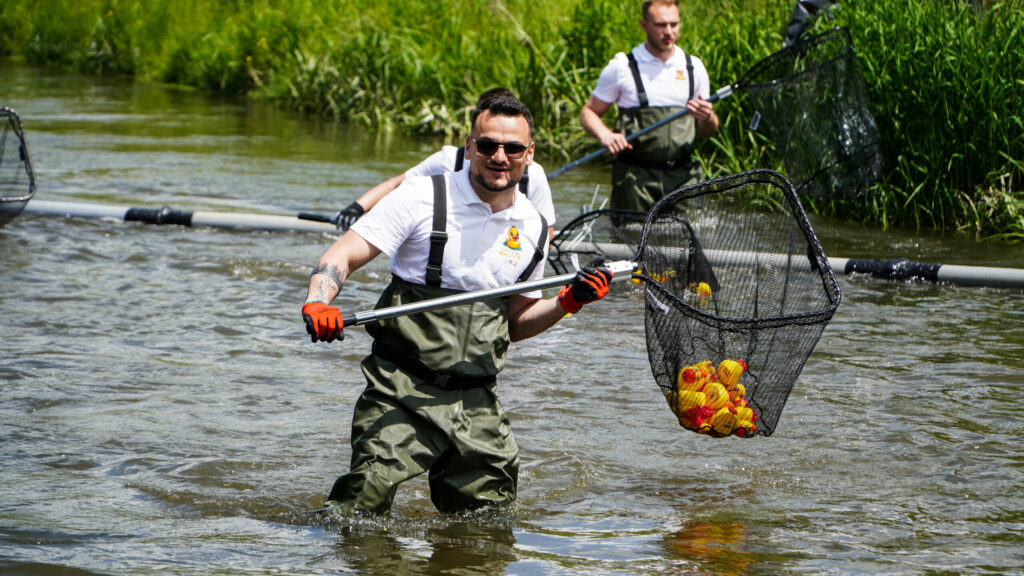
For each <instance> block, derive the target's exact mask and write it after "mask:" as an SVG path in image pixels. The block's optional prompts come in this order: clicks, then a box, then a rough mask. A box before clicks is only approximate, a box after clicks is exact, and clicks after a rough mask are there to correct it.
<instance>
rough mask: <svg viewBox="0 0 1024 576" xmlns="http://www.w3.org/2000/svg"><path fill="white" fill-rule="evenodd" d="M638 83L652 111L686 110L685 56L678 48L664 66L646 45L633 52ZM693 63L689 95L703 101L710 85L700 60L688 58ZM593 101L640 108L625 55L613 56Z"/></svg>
mask: <svg viewBox="0 0 1024 576" xmlns="http://www.w3.org/2000/svg"><path fill="white" fill-rule="evenodd" d="M633 56H634V57H635V58H636V64H637V69H639V70H640V79H641V80H642V81H643V84H644V90H645V91H646V92H647V102H648V104H649V105H651V106H654V107H663V106H686V101H687V99H688V98H689V96H690V80H689V77H688V76H687V72H686V54H685V53H683V50H682V49H681V48H679V46H676V47H675V52H674V53H673V54H672V57H671V58H669V59H668V61H667V62H662V61H661V60H659V59H658V58H656V57H655V56H654V55H653V54H651V53H650V52H649V51H648V50H647V45H646V44H640V45H639V46H637V47H636V48H633ZM690 58H691V60H692V61H693V93H694V97H696V96H703V97H704V99H705V100H706V99H707V98H708V97H710V95H711V82H710V80H708V71H707V69H706V68H705V67H704V63H703V62H701V61H700V58H697V57H696V56H693V55H691V56H690ZM593 94H594V97H596V98H597V99H598V100H601V101H603V102H607V103H609V104H618V105H619V107H620V108H636V107H638V106H640V97H639V96H638V95H637V91H636V81H635V80H634V79H633V73H632V72H631V71H630V70H629V58H628V57H627V56H626V53H625V52H619V53H618V54H616V55H615V56H614V57H613V58H612V59H611V61H610V62H609V63H608V65H607V66H605V67H604V70H602V71H601V76H600V78H598V80H597V87H595V88H594V92H593Z"/></svg>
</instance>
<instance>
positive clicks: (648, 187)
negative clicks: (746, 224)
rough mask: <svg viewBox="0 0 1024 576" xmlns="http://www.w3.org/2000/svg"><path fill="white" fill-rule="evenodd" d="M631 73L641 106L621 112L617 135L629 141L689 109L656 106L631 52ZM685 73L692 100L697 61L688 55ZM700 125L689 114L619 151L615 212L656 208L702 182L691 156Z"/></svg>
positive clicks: (614, 178)
mask: <svg viewBox="0 0 1024 576" xmlns="http://www.w3.org/2000/svg"><path fill="white" fill-rule="evenodd" d="M627 57H628V58H629V69H630V71H631V72H632V73H633V80H634V81H635V82H636V90H637V97H638V98H639V100H640V106H639V107H637V108H620V109H619V115H618V117H617V118H616V120H615V131H616V132H620V133H622V134H624V135H626V136H627V137H628V136H629V135H630V134H632V133H633V132H636V131H637V130H640V129H641V128H643V127H645V126H650V125H651V124H654V123H655V122H657V121H659V120H661V119H662V118H666V117H668V116H670V115H672V114H675V113H677V112H679V111H681V110H683V109H684V108H685V106H658V107H651V106H650V104H648V100H647V91H646V90H645V89H644V84H643V81H642V80H641V79H640V70H639V68H638V66H637V63H636V57H634V56H633V53H632V52H629V53H628V54H627ZM686 73H687V75H688V76H689V81H690V96H689V97H690V99H692V98H693V59H692V58H691V57H690V55H689V54H687V55H686ZM696 136H697V127H696V124H695V122H694V120H693V117H692V116H689V115H686V116H683V117H682V118H678V119H676V120H674V121H672V122H669V123H668V124H666V125H665V126H662V127H660V128H658V129H657V130H654V131H652V132H651V133H649V134H645V135H643V136H641V137H640V138H638V139H637V141H636V142H633V143H632V144H633V149H632V150H625V151H623V152H620V153H619V155H618V156H616V158H615V163H614V164H613V165H612V195H611V203H610V207H611V208H618V209H623V210H639V211H642V212H646V211H648V210H650V209H651V206H653V205H654V203H655V202H657V201H658V200H659V199H660V198H661V197H662V196H664V195H665V194H667V193H668V192H671V191H673V190H675V189H676V188H679V187H680V186H683V185H687V184H694V183H696V182H699V181H700V180H701V170H700V165H699V164H697V163H695V162H694V161H693V159H692V158H691V153H692V152H693V146H694V142H695V140H696Z"/></svg>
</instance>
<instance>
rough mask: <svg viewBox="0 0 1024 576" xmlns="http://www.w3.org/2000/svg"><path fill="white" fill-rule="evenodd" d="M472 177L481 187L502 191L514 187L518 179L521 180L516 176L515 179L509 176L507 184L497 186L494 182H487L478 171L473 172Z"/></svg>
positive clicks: (492, 190) (490, 190)
mask: <svg viewBox="0 0 1024 576" xmlns="http://www.w3.org/2000/svg"><path fill="white" fill-rule="evenodd" d="M473 179H474V180H476V183H477V184H479V185H480V187H481V188H483V189H485V190H487V191H489V192H504V191H506V190H509V189H511V188H515V187H516V185H518V184H519V180H521V178H516V179H515V180H513V179H511V178H509V182H508V183H507V184H505V185H504V186H499V185H496V184H491V183H489V182H488V181H487V179H486V178H484V175H483V174H482V173H480V172H477V173H476V174H474V175H473Z"/></svg>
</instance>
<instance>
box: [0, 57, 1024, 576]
mask: <svg viewBox="0 0 1024 576" xmlns="http://www.w3.org/2000/svg"><path fill="white" fill-rule="evenodd" d="M0 76H2V78H3V80H2V82H0V105H6V106H10V107H13V108H15V109H16V110H18V111H19V112H20V113H21V116H22V119H23V121H24V123H25V127H26V130H27V131H28V134H29V139H30V140H29V144H30V146H31V151H32V157H33V160H34V163H35V167H36V171H37V174H38V178H39V191H38V193H37V198H38V199H41V200H69V201H82V202H104V203H112V204H123V205H136V206H146V207H159V206H162V205H165V204H166V205H170V206H172V207H175V208H179V209H188V210H199V209H201V210H212V211H241V212H257V213H294V212H296V211H301V210H313V211H320V212H323V213H331V214H333V213H334V212H335V211H337V210H338V209H339V208H341V207H343V206H344V205H346V204H348V203H349V202H350V201H351V200H353V199H354V198H355V197H356V196H358V195H359V194H360V193H362V192H363V191H365V190H366V189H367V188H368V187H370V186H372V185H373V184H375V183H377V182H379V181H381V180H383V179H385V178H387V177H389V176H391V175H393V174H395V173H397V172H400V171H401V170H403V169H404V168H405V167H407V166H409V165H411V164H413V163H415V162H416V161H418V160H419V159H420V158H422V157H424V156H426V155H427V154H428V153H430V152H431V151H432V150H433V149H435V148H436V147H437V146H438V144H439V143H438V142H436V141H434V142H431V141H423V140H416V139H413V138H410V137H407V136H391V137H387V136H380V135H375V134H368V133H365V132H362V131H359V130H354V129H351V128H349V127H345V126H340V125H335V124H333V123H329V122H328V123H324V122H318V121H317V120H316V119H311V118H299V117H296V116H294V115H291V114H288V113H285V112H281V111H275V110H274V109H272V108H269V107H265V106H260V105H252V104H250V105H245V104H244V103H239V102H236V101H223V100H214V99H209V98H205V97H202V96H198V95H196V94H194V93H190V92H184V91H178V90H172V89H167V88H163V87H155V86H140V85H132V84H127V83H124V82H121V81H113V80H97V79H93V78H80V77H75V76H67V75H62V74H60V73H56V72H53V71H40V70H34V69H30V68H25V67H20V66H13V65H9V64H8V65H2V66H0ZM546 164H549V165H548V166H547V168H548V170H549V171H550V170H552V169H554V168H557V167H558V166H559V165H561V162H560V161H557V160H556V161H548V162H546ZM606 179H607V173H606V171H605V170H604V169H602V168H601V167H599V166H588V167H584V168H581V169H578V170H575V171H573V172H570V173H567V174H566V175H565V176H563V178H561V179H559V180H557V181H555V182H554V183H553V188H554V190H555V195H556V198H555V200H556V208H557V211H558V215H559V219H560V221H561V222H562V223H565V222H567V221H568V220H569V219H570V218H571V217H572V216H574V215H575V214H576V213H577V212H578V210H579V206H580V205H581V204H583V203H585V202H588V201H589V200H590V198H591V195H592V192H593V190H594V186H595V185H596V184H604V183H605V182H606ZM605 189H607V187H605ZM815 226H816V231H817V232H818V235H819V236H820V237H821V239H822V241H823V244H824V245H825V249H826V252H827V253H828V254H829V255H832V256H846V257H868V258H893V257H900V256H903V257H908V258H910V259H912V260H917V261H924V262H941V263H955V264H985V265H993V266H1007V267H1015V268H1021V267H1024V249H1022V248H1020V247H1008V246H1003V245H993V244H981V243H975V242H971V241H965V240H961V239H955V238H949V237H946V238H941V237H937V236H933V235H927V234H913V233H898V232H882V231H872V230H861V229H858V228H856V227H854V226H850V225H847V224H841V223H835V222H825V221H821V220H820V219H816V220H815ZM331 241H332V237H331V236H330V235H326V234H322V235H321V234H308V233H305V234H304V233H284V232H276V233H268V232H231V231H225V230H216V229H200V228H194V229H193V228H183V227H178V226H148V225H145V224H138V223H123V222H115V221H106V220H86V219H74V218H63V217H54V216H43V215H38V214H29V213H25V214H22V215H21V216H19V217H18V218H17V219H15V220H14V221H12V222H11V223H8V224H7V225H6V226H4V227H0V254H2V262H3V266H2V268H0V286H2V290H0V318H2V326H3V329H2V334H3V337H2V347H0V382H2V385H0V386H2V388H0V419H2V424H0V457H2V463H3V465H2V471H0V573H8V574H53V573H57V570H58V568H61V567H63V568H67V569H68V570H67V571H66V572H61V573H67V574H133V575H134V574H190V575H191V574H195V575H208V574H390V575H400V574H439V573H452V574H455V573H458V574H471V573H480V574H500V573H507V574H581V573H586V574H662V573H674V574H773V575H776V574H876V573H889V574H956V573H964V574H968V573H969V574H982V573H992V574H1012V573H1022V571H1024V570H1022V566H1024V495H1022V486H1024V472H1022V468H1024V443H1022V441H1021V434H1022V432H1024V419H1022V417H1021V411H1020V403H1019V402H1018V400H1019V396H1020V394H1021V393H1022V388H1024V296H1022V293H1021V291H1019V290H1018V291H1014V290H996V289H977V288H971V289H968V288H958V287H952V286H933V285H921V284H906V283H895V282H887V281H880V280H873V279H870V278H864V277H853V278H851V277H841V278H840V283H841V287H842V290H843V302H842V305H841V306H840V308H839V310H838V312H837V314H836V316H835V318H834V320H833V321H832V323H831V324H830V325H829V327H828V328H827V329H826V331H825V334H824V336H823V338H822V340H821V342H820V343H819V345H818V347H817V348H816V349H815V351H814V353H813V354H812V355H811V358H810V360H809V361H808V363H807V365H806V367H805V369H804V371H803V374H802V375H801V377H800V379H799V381H798V382H797V384H796V387H795V389H794V391H793V394H792V396H791V397H790V399H789V403H788V404H787V406H786V409H785V411H784V413H783V415H782V419H781V422H780V425H779V430H778V431H777V432H776V434H775V435H773V436H771V437H770V438H757V439H753V440H739V439H735V438H733V439H722V440H714V439H710V438H706V437H702V436H698V435H696V434H692V433H689V432H686V431H684V430H683V429H682V428H680V427H679V426H678V424H676V423H675V421H674V418H673V416H672V414H671V413H670V412H669V411H668V409H667V407H666V406H665V402H664V399H663V398H662V396H661V394H660V392H659V391H658V390H657V388H656V386H655V384H654V382H653V378H652V377H651V373H650V368H649V366H648V364H647V357H646V352H645V350H646V349H645V342H644V334H643V326H642V303H641V300H640V299H639V298H638V297H637V296H636V295H635V294H631V293H630V291H629V290H628V289H623V288H619V289H618V291H617V292H616V293H615V294H614V295H613V296H612V297H610V298H609V299H607V300H606V301H604V302H601V303H599V304H596V305H594V306H593V307H592V308H591V307H588V308H587V309H586V310H585V311H584V312H583V313H581V314H578V315H576V316H574V317H572V318H570V319H568V320H566V321H564V322H563V323H561V324H560V325H558V326H557V327H555V328H554V329H552V330H550V331H548V332H546V333H545V334H542V335H541V336H539V337H537V338H534V339H532V340H529V341H526V342H523V343H519V344H515V345H513V348H512V350H511V353H510V363H509V367H508V369H507V370H506V371H505V372H504V373H503V375H502V376H501V378H500V386H499V390H500V394H501V397H502V400H503V403H504V404H505V407H506V408H507V409H508V411H509V412H510V414H511V417H512V421H513V428H514V430H515V433H516V437H517V439H518V442H519V444H520V446H521V448H522V461H523V465H522V473H521V477H520V497H519V500H518V503H517V504H516V505H515V506H514V507H513V508H511V509H507V510H501V511H490V512H484V513H477V514H471V515H455V516H442V515H438V514H437V513H436V512H435V511H434V509H433V507H432V506H431V504H430V499H429V494H428V491H427V486H426V482H425V480H420V479H417V480H414V481H412V482H410V483H408V484H406V485H404V486H403V487H402V488H401V489H400V490H399V493H398V498H397V501H396V506H395V509H394V512H393V514H392V515H391V516H390V517H388V518H386V519H378V520H362V521H342V520H340V519H337V518H321V517H317V516H311V515H309V514H306V513H305V511H308V510H312V509H315V508H317V507H319V506H320V505H321V504H322V502H323V499H324V496H325V494H326V491H327V490H328V489H329V487H330V485H331V483H332V482H333V480H334V478H335V477H336V476H337V475H339V474H341V473H343V472H344V471H345V470H346V469H347V464H348V457H349V446H348V441H349V425H350V419H351V410H352V405H353V402H354V401H355V399H356V397H357V395H358V394H359V392H360V391H361V389H362V386H363V378H362V375H361V373H360V371H359V369H358V362H359V360H360V359H361V358H362V357H363V356H364V355H365V354H366V353H367V352H368V350H369V345H370V341H369V338H368V337H367V336H366V334H365V332H363V331H362V330H361V329H359V328H354V329H350V330H349V331H348V337H347V338H346V340H345V341H344V343H341V344H334V345H322V344H321V345H313V344H311V343H310V342H309V341H308V339H307V337H306V335H305V332H304V328H303V325H302V323H301V320H300V318H299V307H300V305H301V302H302V299H303V298H304V296H305V286H306V277H307V274H308V270H309V269H310V267H311V265H312V264H313V262H314V261H315V260H316V258H317V257H318V256H319V255H320V253H321V252H322V251H323V250H324V249H325V248H326V247H327V246H328V245H329V244H330V242H331ZM386 281H387V270H386V263H385V262H384V261H383V259H381V261H380V262H376V263H374V264H373V265H371V266H370V267H369V268H367V269H364V270H362V271H360V272H359V273H357V274H356V275H355V276H354V278H353V280H352V281H351V282H350V284H349V285H347V286H346V291H345V293H344V296H343V298H342V300H341V302H342V306H343V307H345V308H347V309H351V310H365V309H369V308H371V307H372V305H373V303H374V302H375V300H376V295H377V293H378V292H379V290H380V289H381V288H382V287H383V286H384V284H385V282H386Z"/></svg>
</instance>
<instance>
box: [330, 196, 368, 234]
mask: <svg viewBox="0 0 1024 576" xmlns="http://www.w3.org/2000/svg"><path fill="white" fill-rule="evenodd" d="M365 213H366V210H363V207H362V206H360V205H359V203H358V202H353V203H351V204H349V205H348V206H346V207H345V209H344V210H342V211H341V212H338V215H337V216H335V217H334V225H335V226H337V227H338V228H340V229H342V230H348V227H349V226H351V225H352V224H355V221H356V220H359V217H360V216H362V215H363V214H365Z"/></svg>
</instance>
